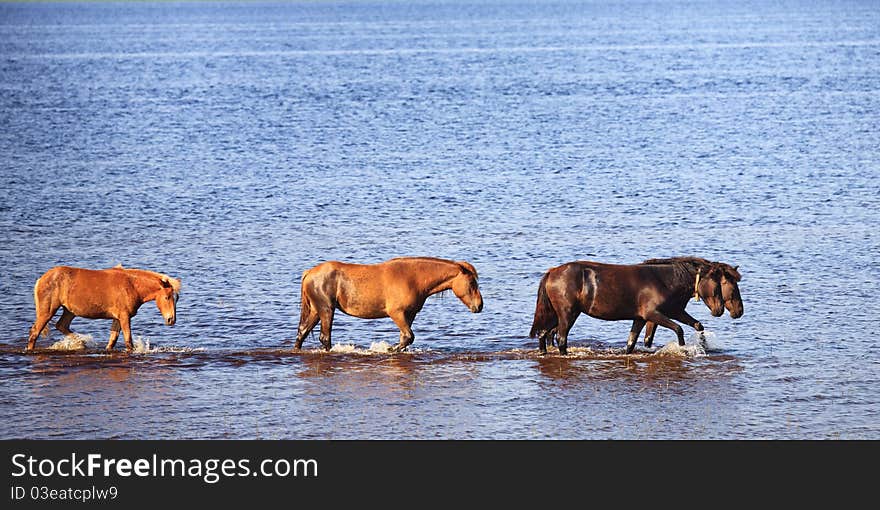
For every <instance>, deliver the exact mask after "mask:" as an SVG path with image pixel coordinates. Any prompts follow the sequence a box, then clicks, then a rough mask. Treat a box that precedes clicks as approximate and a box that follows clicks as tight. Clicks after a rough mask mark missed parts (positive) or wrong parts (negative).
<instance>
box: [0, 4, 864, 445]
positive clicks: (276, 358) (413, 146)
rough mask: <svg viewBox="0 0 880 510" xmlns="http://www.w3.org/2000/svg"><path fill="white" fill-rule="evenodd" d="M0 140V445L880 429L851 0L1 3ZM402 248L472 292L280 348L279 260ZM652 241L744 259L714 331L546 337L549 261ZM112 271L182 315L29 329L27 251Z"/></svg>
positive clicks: (294, 298)
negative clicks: (397, 318)
mask: <svg viewBox="0 0 880 510" xmlns="http://www.w3.org/2000/svg"><path fill="white" fill-rule="evenodd" d="M0 154H2V161H0V184H2V194H0V260H2V262H0V264H2V266H0V332H2V334H0V437H2V438H136V439H154V438H265V439H275V438H287V439H297V438H356V439H374V438H426V439H427V438H450V439H451V438H484V439H511V438H514V439H532V438H565V439H599V438H618V439H629V438H641V439H661V438H710V439H715V438H741V439H745V438H773V439H787V438H810V439H812V438H829V439H834V438H844V439H856V438H867V439H880V398H878V396H877V390H878V388H880V356H878V352H880V351H878V349H877V346H876V342H877V339H876V328H877V317H878V312H880V306H878V304H877V288H878V284H880V277H878V274H880V237H878V235H877V231H878V227H880V180H878V177H880V8H878V5H877V3H876V2H872V1H864V2H857V1H854V2H812V1H791V2H785V1H783V2H757V1H756V2H748V1H747V2H713V1H706V2H690V1H687V2H684V1H682V2H679V1H669V2H611V1H608V2H604V1H595V2H565V1H563V2H554V1H539V2H527V3H521V2H506V1H497V2H486V3H480V4H478V5H473V4H471V3H464V2H458V1H456V0H449V1H439V2H428V1H420V2H383V1H376V2H352V3H334V2H304V3H252V2H247V3H245V2H233V3H210V2H196V3H168V2H162V3H156V4H149V3H147V4H140V3H134V4H129V3H104V2H99V3H82V4H80V3H67V2H64V3H48V4H40V3H24V4H19V3H12V4H7V3H4V4H0ZM403 255H431V256H437V257H443V258H450V259H456V260H468V261H470V262H471V263H473V264H474V265H475V266H476V268H477V270H478V271H479V273H480V285H481V289H482V293H483V297H484V300H485V308H484V310H483V312H482V313H481V314H471V313H470V312H469V311H468V310H467V309H466V308H465V307H464V306H463V305H462V304H461V303H460V302H459V301H458V300H457V299H456V298H455V297H454V296H453V295H452V294H451V293H448V294H446V295H443V296H435V297H432V298H430V299H429V300H428V302H427V304H426V306H425V308H424V309H423V310H422V312H421V313H420V314H419V315H418V317H417V319H416V321H415V324H414V331H415V335H416V341H415V344H414V345H413V346H412V348H411V350H410V352H408V353H404V354H397V355H392V354H387V353H385V352H383V351H384V348H385V347H386V344H393V343H395V342H396V341H397V337H398V330H397V328H396V327H395V326H394V324H393V323H392V322H391V321H390V320H388V319H385V320H373V321H368V320H362V319H355V318H352V317H347V316H344V315H342V314H339V313H337V315H336V321H335V324H334V343H335V344H336V347H335V349H334V351H333V352H330V353H322V352H319V351H318V346H319V343H318V340H317V335H314V336H313V337H312V338H310V339H308V340H307V343H306V347H307V350H306V352H304V353H294V352H292V339H293V338H294V336H295V333H296V325H297V321H298V317H299V277H300V274H301V273H302V271H303V270H305V269H307V268H309V267H312V266H313V265H315V264H317V263H319V262H322V261H325V260H334V259H335V260H345V261H351V262H379V261H382V260H386V259H388V258H391V257H395V256H403ZM674 255H697V256H702V257H706V258H709V259H712V260H720V261H724V262H728V263H730V264H734V265H739V266H740V271H741V272H742V274H743V280H742V281H741V283H740V290H741V292H742V296H743V300H744V303H745V315H744V316H743V317H742V318H740V319H738V320H732V319H731V318H730V317H729V316H728V315H727V314H725V316H724V317H720V318H714V317H711V315H710V314H709V312H708V310H707V309H706V308H705V306H703V304H701V303H693V302H692V303H691V304H690V305H689V307H688V311H689V312H690V313H691V314H692V315H694V316H695V317H696V318H697V319H699V320H700V321H702V322H703V324H704V325H705V326H706V328H707V330H708V331H709V335H708V338H709V343H708V348H707V349H703V348H701V347H700V346H698V345H695V343H696V337H695V336H694V334H693V331H692V330H690V329H688V328H686V337H688V343H689V344H690V345H688V346H687V347H686V348H685V349H678V348H677V347H676V346H675V345H669V346H666V347H663V346H664V344H667V343H669V342H672V343H673V344H674V343H675V341H674V335H673V333H672V332H670V331H668V330H662V329H661V330H660V331H658V333H657V339H656V341H655V347H654V349H651V350H647V349H644V348H642V347H640V348H639V350H638V351H637V353H636V354H634V355H632V356H626V355H623V348H624V344H625V340H626V336H627V333H628V331H629V323H626V322H604V321H599V320H596V319H592V318H589V317H587V316H581V318H580V319H579V320H578V322H577V324H576V325H575V326H574V328H573V330H572V333H571V335H570V337H569V343H570V345H573V346H574V348H573V349H572V351H573V354H571V355H570V356H568V357H560V356H558V355H557V354H553V353H551V354H550V355H548V356H546V357H541V356H538V354H537V343H536V341H535V340H532V339H529V338H528V337H527V335H528V331H529V328H530V326H531V321H532V314H533V312H534V305H535V295H536V290H537V285H538V281H539V279H540V277H541V275H542V274H543V272H544V271H545V270H546V269H548V268H550V267H552V266H556V265H559V264H561V263H563V262H567V261H571V260H578V259H589V260H598V261H605V262H614V263H635V262H638V261H641V260H643V259H645V258H649V257H666V256H674ZM117 263H122V264H124V265H125V266H128V267H142V268H148V269H154V270H158V271H161V272H164V273H169V274H171V275H173V276H176V277H179V278H181V280H182V282H183V291H182V295H181V300H180V303H179V306H178V320H177V325H175V326H174V327H173V328H169V327H165V326H163V325H162V318H161V316H160V314H159V312H158V311H157V310H156V308H155V306H154V305H153V304H152V303H149V304H147V305H145V306H144V308H142V309H141V311H140V314H139V315H138V316H137V317H136V318H135V319H134V321H133V332H134V335H135V338H136V339H137V347H138V348H137V350H136V352H135V353H134V354H131V355H127V354H125V353H124V351H123V350H122V345H121V344H122V342H120V345H118V346H117V349H118V350H117V352H115V353H113V354H110V355H107V354H104V353H103V352H102V351H101V347H102V346H103V344H104V343H106V339H107V335H108V333H109V321H90V320H87V319H76V320H74V322H73V329H74V330H75V331H76V332H77V333H78V334H79V335H81V336H80V337H79V339H78V340H76V341H74V340H75V339H64V338H62V336H61V334H60V333H58V332H57V331H55V330H54V329H53V330H52V336H51V337H50V338H49V339H44V338H40V339H39V341H38V347H39V350H38V352H37V353H36V354H25V353H24V347H25V343H26V337H27V330H28V328H29V327H30V325H31V323H32V321H33V318H34V310H33V297H32V288H33V284H34V282H35V280H36V279H37V278H38V277H39V276H40V275H41V274H42V273H43V272H44V271H46V270H47V269H49V268H50V267H52V266H55V265H73V266H81V267H91V268H103V267H110V266H113V265H115V264H117ZM53 345H54V348H51V349H50V347H51V346H53ZM83 346H84V347H85V349H84V350H82V349H77V347H83Z"/></svg>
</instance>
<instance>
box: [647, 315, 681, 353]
mask: <svg viewBox="0 0 880 510" xmlns="http://www.w3.org/2000/svg"><path fill="white" fill-rule="evenodd" d="M647 319H648V320H649V321H651V322H654V323H656V324H657V325H658V326H663V327H664V328H669V329H671V330H672V331H675V336H677V337H678V345H684V330H683V329H681V326H679V325H678V324H676V323H674V322H672V319H670V318H669V317H667V316H665V315H663V314H662V313H660V312H658V311H657V310H654V311H653V312H650V313H648V314H647Z"/></svg>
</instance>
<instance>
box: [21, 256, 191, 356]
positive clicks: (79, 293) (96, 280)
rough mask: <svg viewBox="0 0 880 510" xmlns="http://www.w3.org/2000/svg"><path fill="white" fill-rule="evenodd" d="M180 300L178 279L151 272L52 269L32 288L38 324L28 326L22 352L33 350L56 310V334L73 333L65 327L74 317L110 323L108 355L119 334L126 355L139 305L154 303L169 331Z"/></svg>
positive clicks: (63, 267) (138, 270) (66, 267)
mask: <svg viewBox="0 0 880 510" xmlns="http://www.w3.org/2000/svg"><path fill="white" fill-rule="evenodd" d="M179 295H180V281H179V280H177V279H175V278H171V277H170V276H167V275H164V274H161V273H156V272H153V271H147V270H144V269H125V268H123V267H122V266H121V265H118V266H116V267H113V268H110V269H100V270H93V269H81V268H78V267H68V266H57V267H53V268H52V269H50V270H48V271H46V273H45V274H43V276H41V277H40V278H39V279H38V280H37V283H36V285H34V304H35V306H36V309H37V320H36V321H35V322H34V325H33V326H31V330H30V334H29V335H28V345H27V349H28V350H33V348H34V345H35V344H36V342H37V336H39V334H40V332H42V331H43V330H44V329H45V328H46V325H47V324H48V323H49V319H51V318H52V316H53V315H55V312H57V311H58V309H59V308H61V309H63V310H64V311H63V313H62V314H61V318H60V319H58V322H57V323H56V324H55V328H56V329H58V331H60V332H62V333H63V334H65V335H69V334H70V333H72V331H71V330H70V322H71V321H72V320H73V318H74V317H85V318H87V319H112V320H113V325H112V326H111V327H110V341H109V342H107V350H111V349H113V346H114V345H116V339H117V338H119V331H120V330H122V334H123V335H124V336H125V348H126V350H128V351H131V350H132V348H133V344H132V341H131V318H132V317H134V316H135V315H136V314H137V311H138V309H139V308H140V307H141V305H143V304H144V303H146V302H147V301H156V306H157V307H158V308H159V311H160V312H161V313H162V317H163V318H164V319H165V324H167V325H169V326H173V325H174V323H175V321H176V320H177V299H178V296H179ZM46 333H48V331H46Z"/></svg>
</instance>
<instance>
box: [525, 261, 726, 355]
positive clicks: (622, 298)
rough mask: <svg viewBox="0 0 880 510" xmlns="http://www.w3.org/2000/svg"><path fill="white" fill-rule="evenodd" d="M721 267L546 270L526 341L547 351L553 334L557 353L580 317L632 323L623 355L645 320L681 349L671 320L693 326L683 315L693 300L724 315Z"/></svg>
mask: <svg viewBox="0 0 880 510" xmlns="http://www.w3.org/2000/svg"><path fill="white" fill-rule="evenodd" d="M721 275H722V269H721V268H720V266H717V265H713V266H712V267H711V268H710V269H709V270H707V271H702V270H699V269H696V268H695V266H693V265H691V264H686V263H670V264H635V265H615V264H603V263H600V262H589V261H578V262H569V263H567V264H563V265H561V266H558V267H554V268H551V269H549V270H548V271H547V272H546V273H545V274H544V277H543V278H542V279H541V284H540V286H539V287H538V300H537V303H536V305H535V319H534V322H533V323H532V330H531V332H530V333H529V336H530V337H532V338H534V337H536V336H537V337H538V348H539V349H540V351H541V352H542V353H545V352H547V343H546V342H547V339H548V337H552V335H554V334H555V335H556V340H557V346H558V347H559V352H560V354H566V353H567V350H568V332H569V331H570V330H571V327H572V325H574V322H575V321H576V320H577V318H578V316H579V315H580V314H581V313H582V312H583V313H586V314H587V315H589V316H591V317H595V318H597V319H603V320H632V321H633V325H632V328H631V329H630V334H629V339H628V340H627V343H626V352H627V354H629V353H631V352H632V351H633V349H634V348H635V342H636V338H638V336H639V333H640V332H641V330H642V328H643V327H644V326H645V323H646V322H648V321H650V322H653V323H655V324H658V325H660V326H663V327H666V328H669V329H671V330H673V331H675V334H676V335H677V336H678V343H679V345H684V331H683V330H682V329H681V326H679V325H678V324H676V323H675V322H673V320H672V319H675V320H678V321H681V322H685V323H688V324H692V323H697V324H699V323H698V322H697V321H696V320H694V319H693V317H691V316H690V315H688V314H687V313H686V312H685V311H684V306H685V305H686V304H687V301H688V299H689V298H690V297H691V296H698V297H700V298H702V299H703V302H704V303H705V304H706V306H707V307H708V308H709V310H711V312H712V315H714V316H715V317H718V316H720V315H721V314H723V313H724V305H723V299H722V297H721Z"/></svg>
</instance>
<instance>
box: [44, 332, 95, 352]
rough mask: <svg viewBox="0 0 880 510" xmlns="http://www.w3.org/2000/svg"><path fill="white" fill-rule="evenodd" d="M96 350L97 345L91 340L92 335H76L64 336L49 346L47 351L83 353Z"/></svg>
mask: <svg viewBox="0 0 880 510" xmlns="http://www.w3.org/2000/svg"><path fill="white" fill-rule="evenodd" d="M97 348H98V344H97V342H95V340H94V338H92V335H80V334H77V333H71V334H69V335H65V336H64V338H62V339H61V340H58V341H57V342H55V343H54V344H52V345H50V346H49V350H53V351H84V350H86V349H97Z"/></svg>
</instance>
